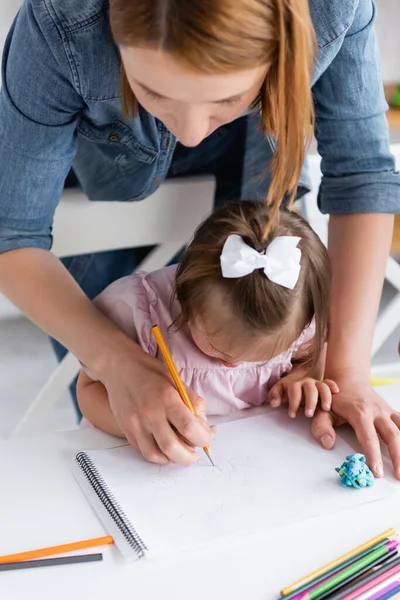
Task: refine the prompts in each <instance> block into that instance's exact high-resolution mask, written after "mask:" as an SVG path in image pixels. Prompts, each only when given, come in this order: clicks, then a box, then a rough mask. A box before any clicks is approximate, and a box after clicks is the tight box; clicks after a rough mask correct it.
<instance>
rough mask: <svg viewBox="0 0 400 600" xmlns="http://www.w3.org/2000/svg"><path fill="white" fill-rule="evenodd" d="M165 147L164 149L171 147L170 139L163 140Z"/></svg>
mask: <svg viewBox="0 0 400 600" xmlns="http://www.w3.org/2000/svg"><path fill="white" fill-rule="evenodd" d="M163 146H164V148H168V146H169V138H164V140H163Z"/></svg>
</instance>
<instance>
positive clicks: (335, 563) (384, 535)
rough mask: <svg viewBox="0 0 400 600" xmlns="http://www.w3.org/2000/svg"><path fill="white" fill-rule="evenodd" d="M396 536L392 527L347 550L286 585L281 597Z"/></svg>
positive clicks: (395, 531)
mask: <svg viewBox="0 0 400 600" xmlns="http://www.w3.org/2000/svg"><path fill="white" fill-rule="evenodd" d="M396 535H397V530H396V529H395V528H394V527H393V528H391V529H387V530H386V531H384V532H383V533H381V534H379V535H377V536H375V537H374V538H372V539H371V540H369V541H367V542H364V543H363V544H360V546H357V548H354V549H353V550H349V552H346V553H345V554H342V556H339V557H338V558H336V559H335V560H333V561H331V562H330V563H328V564H326V565H324V566H323V567H320V568H319V569H316V570H315V571H313V572H312V573H310V574H309V575H306V576H305V577H302V578H301V579H299V580H298V581H295V583H292V584H291V585H288V586H287V587H285V588H284V589H283V590H282V591H281V595H282V596H287V595H288V594H290V593H291V592H294V591H295V590H297V589H298V588H299V587H301V586H303V585H305V584H306V583H308V582H310V581H313V580H314V579H316V578H317V577H319V576H320V575H323V574H324V573H326V572H327V571H329V570H331V569H333V568H334V567H337V566H339V565H341V564H342V563H343V562H345V561H346V560H347V559H349V558H352V557H353V556H356V554H359V553H360V552H363V551H364V550H367V549H368V548H372V546H375V544H377V543H378V542H380V541H382V540H383V539H385V538H392V537H394V536H396Z"/></svg>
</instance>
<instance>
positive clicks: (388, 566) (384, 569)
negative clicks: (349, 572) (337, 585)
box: [329, 557, 400, 600]
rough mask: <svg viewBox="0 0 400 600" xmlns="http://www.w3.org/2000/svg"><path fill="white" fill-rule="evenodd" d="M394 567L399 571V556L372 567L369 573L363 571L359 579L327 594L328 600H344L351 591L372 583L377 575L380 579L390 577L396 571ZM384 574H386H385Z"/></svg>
mask: <svg viewBox="0 0 400 600" xmlns="http://www.w3.org/2000/svg"><path fill="white" fill-rule="evenodd" d="M396 569H398V570H399V571H400V557H398V558H395V559H394V560H391V561H389V562H388V563H385V564H383V565H381V566H380V568H379V569H374V570H373V571H372V572H371V573H370V572H368V573H365V574H364V575H363V576H362V577H361V578H360V579H357V581H354V582H352V583H351V584H350V585H346V586H345V587H344V588H342V589H341V590H340V591H338V592H334V593H333V595H332V596H329V600H346V599H347V597H348V596H350V594H352V593H356V592H358V591H360V590H361V589H362V588H364V589H365V586H368V585H369V584H370V583H371V584H372V583H373V582H374V581H375V580H376V579H377V578H378V577H379V578H380V580H381V581H384V580H385V579H388V578H389V577H392V575H393V574H394V573H395V572H396ZM385 575H386V576H385Z"/></svg>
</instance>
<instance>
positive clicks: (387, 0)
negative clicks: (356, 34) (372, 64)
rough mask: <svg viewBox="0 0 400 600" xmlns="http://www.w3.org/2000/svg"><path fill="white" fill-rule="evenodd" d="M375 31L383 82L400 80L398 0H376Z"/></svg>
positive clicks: (399, 0) (399, 17)
mask: <svg viewBox="0 0 400 600" xmlns="http://www.w3.org/2000/svg"><path fill="white" fill-rule="evenodd" d="M376 5H377V9H378V16H377V20H376V32H377V36H378V40H379V48H380V52H381V61H382V78H383V81H384V82H387V83H396V82H400V0H376Z"/></svg>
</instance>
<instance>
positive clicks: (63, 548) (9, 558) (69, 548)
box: [0, 535, 114, 564]
mask: <svg viewBox="0 0 400 600" xmlns="http://www.w3.org/2000/svg"><path fill="white" fill-rule="evenodd" d="M113 543H114V540H113V538H112V537H111V535H105V536H103V537H99V538H93V539H91V540H81V541H80V542H71V543H69V544H61V545H59V546H49V547H48V548H39V549H38V550H27V551H26V552H18V553H17V554H7V555H6V556H0V564H4V563H11V562H22V561H24V560H34V559H35V558H44V557H46V556H54V555H55V554H64V552H76V551H77V550H85V549H86V548H95V547H97V546H106V545H108V544H113Z"/></svg>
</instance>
